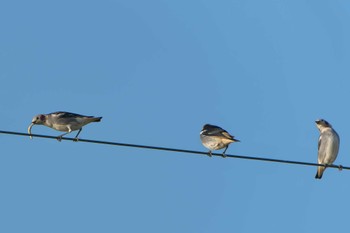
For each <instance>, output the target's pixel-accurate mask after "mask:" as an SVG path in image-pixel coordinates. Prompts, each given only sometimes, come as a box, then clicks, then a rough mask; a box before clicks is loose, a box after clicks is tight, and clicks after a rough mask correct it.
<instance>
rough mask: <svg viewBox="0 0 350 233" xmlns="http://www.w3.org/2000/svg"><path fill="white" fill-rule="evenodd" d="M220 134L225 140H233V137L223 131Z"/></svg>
mask: <svg viewBox="0 0 350 233" xmlns="http://www.w3.org/2000/svg"><path fill="white" fill-rule="evenodd" d="M221 134H222V135H223V136H224V137H225V138H227V139H232V140H233V139H234V137H233V136H232V135H231V134H229V133H228V132H227V131H225V130H224V131H223V132H222V133H221Z"/></svg>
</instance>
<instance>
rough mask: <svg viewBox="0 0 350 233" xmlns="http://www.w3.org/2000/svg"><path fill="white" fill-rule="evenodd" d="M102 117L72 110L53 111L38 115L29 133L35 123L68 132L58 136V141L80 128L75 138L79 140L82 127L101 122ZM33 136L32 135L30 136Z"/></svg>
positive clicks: (29, 131)
mask: <svg viewBox="0 0 350 233" xmlns="http://www.w3.org/2000/svg"><path fill="white" fill-rule="evenodd" d="M101 119H102V117H93V116H83V115H79V114H76V113H70V112H53V113H49V114H39V115H36V116H35V117H34V118H33V120H32V123H31V124H30V125H29V127H28V133H29V134H30V135H31V128H32V126H33V125H45V126H48V127H50V128H53V129H55V130H58V131H63V132H66V133H64V134H62V135H60V136H58V137H57V140H58V141H61V140H62V137H63V136H64V135H66V134H69V133H70V132H72V131H75V130H79V131H78V133H77V135H76V136H75V138H74V141H78V135H79V134H80V132H81V130H82V127H83V126H84V125H86V124H89V123H91V122H99V121H101ZM30 138H32V136H30Z"/></svg>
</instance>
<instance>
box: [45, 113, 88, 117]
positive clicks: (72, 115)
mask: <svg viewBox="0 0 350 233" xmlns="http://www.w3.org/2000/svg"><path fill="white" fill-rule="evenodd" d="M50 115H52V116H53V117H55V118H57V119H66V118H76V117H85V116H84V115H80V114H76V113H71V112H53V113H50Z"/></svg>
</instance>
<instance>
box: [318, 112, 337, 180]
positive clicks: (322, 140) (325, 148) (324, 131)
mask: <svg viewBox="0 0 350 233" xmlns="http://www.w3.org/2000/svg"><path fill="white" fill-rule="evenodd" d="M315 122H316V126H317V128H318V130H319V131H320V137H319V139H318V163H319V164H324V165H325V167H321V166H319V167H317V173H316V176H315V178H316V179H321V178H322V175H323V172H324V171H325V169H326V167H327V165H331V164H333V162H334V161H335V159H336V158H337V155H338V151H339V143H340V139H339V136H338V134H337V132H335V130H334V129H333V128H332V125H331V124H329V123H328V122H327V121H326V120H323V119H318V120H316V121H315Z"/></svg>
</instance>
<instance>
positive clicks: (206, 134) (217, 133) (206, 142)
mask: <svg viewBox="0 0 350 233" xmlns="http://www.w3.org/2000/svg"><path fill="white" fill-rule="evenodd" d="M200 138H201V141H202V144H203V146H205V147H206V148H208V149H209V156H210V157H211V156H212V154H211V151H212V150H220V149H222V148H225V150H224V152H223V153H222V157H224V158H225V157H226V155H225V152H226V150H227V148H228V146H229V145H230V144H231V143H232V142H240V141H239V140H237V139H235V138H234V136H232V135H230V134H229V133H228V132H227V131H226V130H224V129H222V128H220V127H219V126H215V125H210V124H206V125H204V126H203V129H202V131H201V132H200Z"/></svg>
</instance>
